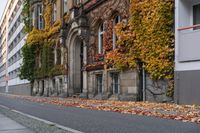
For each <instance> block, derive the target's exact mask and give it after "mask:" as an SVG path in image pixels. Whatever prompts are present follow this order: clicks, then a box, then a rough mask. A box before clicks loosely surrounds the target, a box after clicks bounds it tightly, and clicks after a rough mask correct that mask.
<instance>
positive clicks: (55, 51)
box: [54, 46, 57, 65]
mask: <svg viewBox="0 0 200 133" xmlns="http://www.w3.org/2000/svg"><path fill="white" fill-rule="evenodd" d="M56 64H57V46H56V47H55V48H54V65H56Z"/></svg>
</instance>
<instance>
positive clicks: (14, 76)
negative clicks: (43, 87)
mask: <svg viewBox="0 0 200 133" xmlns="http://www.w3.org/2000/svg"><path fill="white" fill-rule="evenodd" d="M22 2H23V0H8V2H7V5H6V8H5V10H4V13H3V16H2V18H1V21H0V35H1V40H0V41H1V42H0V52H1V53H0V91H1V92H6V93H12V94H30V86H29V82H28V81H25V80H20V78H19V76H18V74H19V70H20V64H21V63H22V57H21V53H22V51H21V48H22V47H23V45H24V44H25V34H24V32H23V27H24V24H23V16H22V8H23V3H22Z"/></svg>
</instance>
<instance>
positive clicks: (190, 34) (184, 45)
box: [178, 24, 200, 62]
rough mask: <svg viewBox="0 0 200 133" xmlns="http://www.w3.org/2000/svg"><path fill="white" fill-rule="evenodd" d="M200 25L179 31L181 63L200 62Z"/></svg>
mask: <svg viewBox="0 0 200 133" xmlns="http://www.w3.org/2000/svg"><path fill="white" fill-rule="evenodd" d="M199 27H200V24H197V25H193V26H188V27H182V28H179V29H178V44H179V46H178V47H179V49H178V52H179V56H178V61H179V62H189V61H200V29H199V30H198V29H197V30H195V28H199Z"/></svg>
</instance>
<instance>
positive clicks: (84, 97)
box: [79, 92, 88, 99]
mask: <svg viewBox="0 0 200 133" xmlns="http://www.w3.org/2000/svg"><path fill="white" fill-rule="evenodd" d="M79 97H80V98H83V99H88V94H87V93H85V92H83V93H81V94H80V96H79Z"/></svg>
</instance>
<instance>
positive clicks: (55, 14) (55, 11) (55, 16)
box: [53, 2, 57, 22]
mask: <svg viewBox="0 0 200 133" xmlns="http://www.w3.org/2000/svg"><path fill="white" fill-rule="evenodd" d="M56 19H57V5H56V2H55V3H54V4H53V22H55V21H56Z"/></svg>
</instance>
